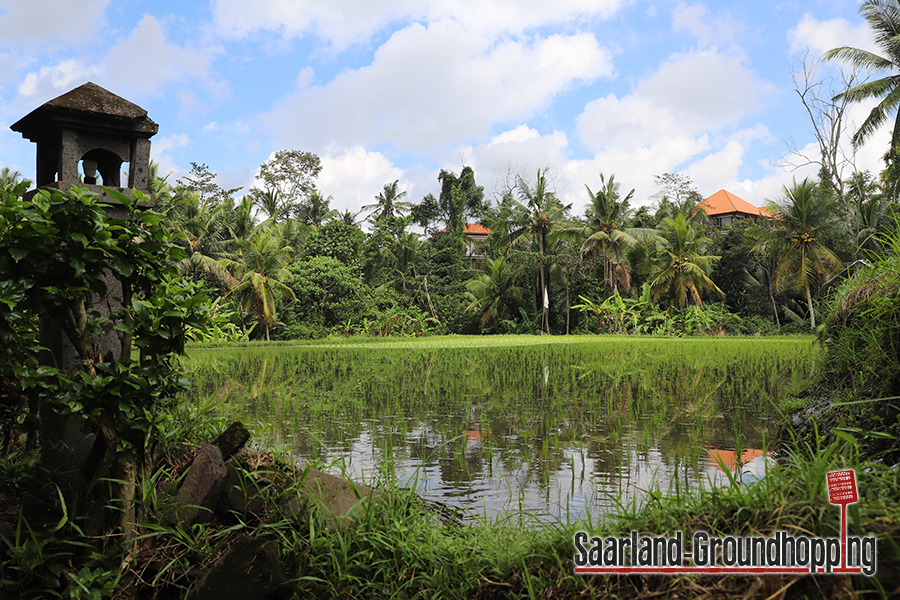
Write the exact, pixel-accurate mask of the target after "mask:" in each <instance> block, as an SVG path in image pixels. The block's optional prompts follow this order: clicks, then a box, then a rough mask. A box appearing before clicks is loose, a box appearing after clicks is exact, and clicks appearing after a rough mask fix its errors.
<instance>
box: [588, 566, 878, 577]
mask: <svg viewBox="0 0 900 600" xmlns="http://www.w3.org/2000/svg"><path fill="white" fill-rule="evenodd" d="M831 572H832V573H855V574H857V575H858V574H860V573H862V569H861V568H859V567H856V568H846V569H841V568H833V569H831ZM605 573H617V574H629V573H642V574H657V575H691V574H695V573H700V574H715V575H740V574H744V575H802V574H809V575H827V573H825V572H824V571H821V570H817V571H816V572H815V573H811V572H810V570H809V567H789V568H782V567H687V568H685V567H664V568H654V567H575V574H576V575H589V574H590V575H602V574H605Z"/></svg>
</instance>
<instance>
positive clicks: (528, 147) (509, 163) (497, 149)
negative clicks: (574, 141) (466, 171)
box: [457, 125, 569, 191]
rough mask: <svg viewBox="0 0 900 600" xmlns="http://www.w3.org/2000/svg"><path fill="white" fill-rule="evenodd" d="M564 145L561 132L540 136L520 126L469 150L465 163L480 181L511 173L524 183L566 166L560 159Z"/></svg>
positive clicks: (530, 129)
mask: <svg viewBox="0 0 900 600" xmlns="http://www.w3.org/2000/svg"><path fill="white" fill-rule="evenodd" d="M568 145H569V140H568V138H567V137H566V134H565V133H564V132H562V131H554V132H553V133H551V134H549V135H541V134H540V133H539V132H538V131H537V130H536V129H532V128H530V127H528V126H527V125H520V126H518V127H516V128H515V129H511V130H509V131H504V132H502V133H500V134H498V135H496V136H494V137H493V138H492V139H491V141H490V142H488V143H487V144H483V145H481V146H477V147H475V148H472V149H471V153H470V156H468V157H467V161H468V164H474V165H477V168H478V169H477V170H478V173H479V174H483V176H484V177H489V178H490V177H492V178H494V179H498V178H502V177H503V176H504V175H505V174H506V172H507V171H508V170H510V169H512V170H513V171H515V172H516V173H518V174H520V175H522V176H523V177H525V178H526V179H528V178H529V177H532V176H533V175H534V174H535V172H536V171H537V169H544V168H549V169H551V170H556V171H558V170H559V169H561V168H562V166H563V165H565V164H566V163H568V158H566V156H565V155H564V151H565V149H566V148H567V147H568ZM457 170H458V169H457ZM498 183H499V182H497V181H481V180H479V185H485V186H487V187H488V188H490V187H491V186H493V185H495V184H498ZM488 191H491V190H488Z"/></svg>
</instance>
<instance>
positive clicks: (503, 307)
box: [466, 256, 524, 326]
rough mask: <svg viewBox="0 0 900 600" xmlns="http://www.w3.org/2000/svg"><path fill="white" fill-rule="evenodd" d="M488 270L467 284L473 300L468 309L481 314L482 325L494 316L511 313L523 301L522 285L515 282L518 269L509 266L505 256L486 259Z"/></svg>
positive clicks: (500, 316) (498, 316)
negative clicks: (519, 285)
mask: <svg viewBox="0 0 900 600" xmlns="http://www.w3.org/2000/svg"><path fill="white" fill-rule="evenodd" d="M485 266H486V269H485V272H484V273H482V274H481V275H478V276H476V277H475V278H474V279H471V280H470V281H469V282H468V283H467V284H466V287H467V288H468V289H469V294H468V296H469V299H470V300H471V302H470V304H469V306H468V307H467V308H466V310H473V311H475V312H477V313H479V314H480V315H481V316H480V318H479V321H480V323H481V325H482V326H485V325H487V324H488V323H490V322H491V321H492V320H493V319H495V318H498V319H499V318H503V317H505V316H512V315H513V314H515V311H516V310H517V309H518V308H519V307H521V306H522V305H523V304H524V301H523V298H522V288H520V287H518V286H516V284H515V280H516V276H517V275H518V271H516V270H514V269H512V268H510V266H509V264H508V263H507V262H506V259H504V258H503V257H502V256H501V257H498V258H496V259H490V258H489V259H487V260H486V261H485Z"/></svg>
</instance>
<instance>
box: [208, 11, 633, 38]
mask: <svg viewBox="0 0 900 600" xmlns="http://www.w3.org/2000/svg"><path fill="white" fill-rule="evenodd" d="M623 4H624V0H599V1H598V0H557V2H553V3H549V2H546V1H545V0H484V1H482V2H477V3H474V2H471V1H469V0H299V1H298V0H259V1H257V2H255V3H254V4H253V10H247V4H246V2H243V1H242V0H215V1H214V2H213V16H214V19H215V24H216V28H217V29H218V31H219V32H220V34H221V35H224V36H228V37H230V36H234V37H243V36H246V35H248V34H250V33H252V32H254V31H258V30H275V31H280V32H281V33H282V35H283V36H285V37H288V38H292V37H301V36H305V35H309V34H312V35H316V36H319V37H321V38H324V39H325V40H327V41H329V42H330V43H332V44H333V45H334V46H335V47H337V48H338V49H341V48H344V47H346V46H347V45H349V44H352V43H359V42H365V41H367V40H368V39H369V38H370V37H371V36H372V35H373V34H374V33H376V32H378V31H380V30H381V29H383V28H384V27H386V26H387V25H388V24H391V23H410V22H414V21H426V22H427V21H439V20H441V19H445V18H452V19H455V20H456V21H457V22H459V24H460V25H461V26H462V27H464V28H465V29H466V30H467V31H469V32H474V33H480V34H484V35H496V34H501V33H509V32H513V33H517V32H521V31H524V30H526V29H529V28H534V27H539V26H542V25H548V24H558V23H567V22H572V21H575V20H579V19H592V18H608V17H609V16H611V15H612V14H614V13H615V12H616V11H618V10H619V9H620V8H621V7H622V5H623Z"/></svg>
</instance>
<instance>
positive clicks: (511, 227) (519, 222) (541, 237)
mask: <svg viewBox="0 0 900 600" xmlns="http://www.w3.org/2000/svg"><path fill="white" fill-rule="evenodd" d="M517 191H518V194H519V199H518V200H516V199H513V198H510V199H509V208H510V210H509V211H508V213H507V214H506V215H507V216H506V220H505V221H502V222H495V223H494V225H495V227H497V228H498V234H499V235H500V236H501V238H502V240H503V244H504V245H506V246H508V247H516V246H520V245H521V244H525V243H527V244H530V245H531V246H532V248H533V250H535V251H537V253H538V276H537V278H536V279H537V290H536V291H537V300H538V303H540V304H541V306H542V309H541V329H542V330H543V331H544V332H545V333H550V300H549V292H548V289H547V273H546V267H547V265H546V252H547V250H548V249H549V247H550V243H551V240H550V236H551V234H558V233H560V231H559V230H557V231H556V232H554V227H557V229H559V228H558V226H559V225H562V224H563V223H565V219H566V211H567V210H568V209H569V208H570V207H571V205H569V206H563V204H562V203H561V202H560V201H559V199H558V198H557V197H556V195H555V194H554V193H553V192H552V191H551V190H550V184H549V182H548V181H547V177H546V171H541V169H538V172H537V177H536V178H535V181H534V184H533V185H532V184H530V183H528V182H527V181H525V179H524V178H522V176H521V175H519V176H518V180H517Z"/></svg>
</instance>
